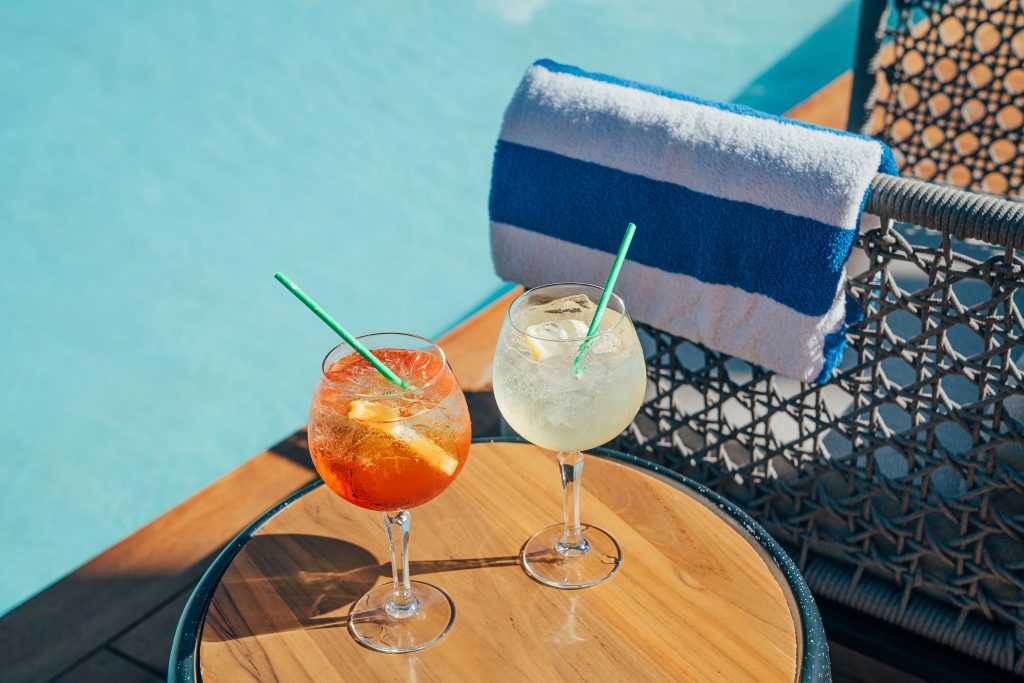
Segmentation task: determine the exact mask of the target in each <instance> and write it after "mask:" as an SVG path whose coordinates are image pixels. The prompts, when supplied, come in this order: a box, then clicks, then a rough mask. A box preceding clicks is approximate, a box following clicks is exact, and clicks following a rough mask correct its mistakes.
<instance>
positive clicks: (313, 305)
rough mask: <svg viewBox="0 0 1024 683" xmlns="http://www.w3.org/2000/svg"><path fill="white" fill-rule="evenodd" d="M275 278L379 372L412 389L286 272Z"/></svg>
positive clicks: (390, 379)
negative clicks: (289, 277)
mask: <svg viewBox="0 0 1024 683" xmlns="http://www.w3.org/2000/svg"><path fill="white" fill-rule="evenodd" d="M274 279H275V280H277V281H278V282H280V283H281V284H282V285H284V286H285V287H286V288H287V289H288V291H289V292H291V293H292V294H294V295H295V298H296V299H298V300H299V301H301V302H302V303H304V304H306V308H308V309H309V310H311V311H313V313H314V315H316V317H318V318H320V319H321V320H323V321H324V322H325V323H327V327H329V328H331V329H332V330H334V331H335V332H337V333H338V336H340V337H341V338H342V339H344V340H345V343H346V344H348V345H349V346H351V347H352V348H353V349H355V350H356V353H358V354H359V355H360V356H362V357H363V358H365V359H366V360H367V361H369V363H370V365H372V366H373V367H375V368H377V372H379V373H380V374H382V375H384V377H386V378H387V379H388V380H389V381H391V382H393V383H394V384H397V385H398V386H400V387H402V388H403V389H406V390H409V389H412V387H411V386H409V385H408V384H407V383H406V381H405V380H404V379H402V378H401V377H399V376H398V375H396V374H395V373H394V371H393V370H392V369H391V368H389V367H388V366H386V365H384V364H383V363H381V362H380V359H379V358H377V356H375V355H373V354H372V353H370V349H368V348H366V347H365V346H363V345H362V344H360V343H359V340H358V339H356V338H355V337H353V336H352V333H351V332H349V331H348V330H346V329H345V328H344V327H342V326H341V325H339V324H338V321H337V320H335V319H334V318H332V317H331V316H330V315H328V314H327V311H325V310H324V309H322V308H320V305H319V304H317V302H315V301H313V299H311V298H310V296H309V295H308V294H306V293H305V292H303V291H302V290H301V289H299V286H298V285H297V284H295V283H294V282H292V281H291V280H289V279H288V276H287V275H285V274H284V273H274Z"/></svg>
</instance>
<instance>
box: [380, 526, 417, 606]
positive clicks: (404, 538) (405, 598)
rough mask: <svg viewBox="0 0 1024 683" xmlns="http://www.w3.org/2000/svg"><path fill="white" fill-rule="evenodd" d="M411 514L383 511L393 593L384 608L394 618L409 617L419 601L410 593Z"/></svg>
mask: <svg viewBox="0 0 1024 683" xmlns="http://www.w3.org/2000/svg"><path fill="white" fill-rule="evenodd" d="M411 522H412V516H411V515H410V514H409V511H408V510H397V511H395V512H385V513H384V529H385V530H387V532H388V545H389V546H390V548H391V576H392V578H393V579H394V582H395V586H394V593H393V594H392V596H391V599H390V600H388V602H387V605H385V606H384V610H385V611H386V612H387V613H388V615H389V616H391V617H392V618H394V619H404V618H406V617H411V616H413V615H414V614H416V613H417V612H418V611H419V608H420V601H419V600H417V599H416V597H415V596H413V594H412V586H411V585H410V583H409V527H410V525H411Z"/></svg>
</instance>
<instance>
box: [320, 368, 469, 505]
mask: <svg viewBox="0 0 1024 683" xmlns="http://www.w3.org/2000/svg"><path fill="white" fill-rule="evenodd" d="M373 353H374V355H375V356H377V358H379V359H380V360H381V361H382V362H383V363H384V364H385V365H387V366H388V367H389V368H391V369H392V370H394V371H395V372H396V373H397V374H398V375H399V376H400V377H402V378H403V379H404V380H406V381H407V382H408V383H410V384H412V385H413V386H414V387H417V391H416V392H414V393H413V394H411V395H410V394H408V393H407V392H403V391H402V390H401V389H399V388H398V387H396V386H395V385H393V384H391V383H390V382H388V381H387V380H386V379H384V377H382V376H381V375H380V373H379V372H377V371H376V370H375V369H374V368H373V367H372V366H371V365H370V364H369V363H368V362H367V361H366V360H365V359H364V358H363V357H362V356H360V355H359V354H356V353H349V354H348V355H347V356H343V357H342V358H339V359H337V360H335V361H333V362H331V364H330V365H329V366H328V367H326V368H325V369H324V377H323V379H322V380H321V381H320V386H319V387H317V390H316V393H315V394H314V396H313V404H312V407H311V408H310V418H309V451H310V453H311V454H312V456H313V464H314V466H315V467H316V471H317V472H319V473H320V476H321V477H322V478H323V480H324V483H326V484H327V485H328V486H329V487H330V488H331V489H332V490H333V491H334V492H335V493H337V494H338V495H340V496H341V497H342V498H344V499H345V500H348V501H350V502H352V503H355V504H356V505H358V506H360V507H364V508H368V509H370V510H380V511H385V512H387V511H391V510H402V509H406V508H411V507H415V506H417V505H422V504H423V503H426V502H427V501H428V500H430V499H431V498H433V497H434V496H436V495H437V494H439V493H441V491H443V490H444V489H445V488H446V487H447V486H448V485H449V484H450V483H451V482H452V480H453V479H455V477H456V476H457V475H458V473H459V470H460V469H461V468H462V465H463V464H464V463H465V462H466V456H467V455H469V442H470V425H469V411H468V410H467V408H466V400H465V398H464V397H463V395H462V392H461V391H460V390H459V387H458V385H457V384H456V382H455V378H454V376H453V375H452V373H451V371H450V370H449V369H448V368H447V367H446V366H445V365H444V362H443V361H442V360H441V358H440V357H439V356H438V355H436V354H433V353H431V352H430V351H423V350H409V349H394V348H392V349H379V350H376V351H374V352H373ZM420 387H422V388H420Z"/></svg>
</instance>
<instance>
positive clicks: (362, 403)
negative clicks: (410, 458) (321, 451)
mask: <svg viewBox="0 0 1024 683" xmlns="http://www.w3.org/2000/svg"><path fill="white" fill-rule="evenodd" d="M348 416H349V418H350V419H352V420H355V421H356V422H358V423H359V424H361V425H363V426H364V427H366V428H368V429H374V430H376V431H378V432H382V433H384V434H387V435H388V436H390V437H391V438H393V439H395V440H396V441H400V442H402V444H404V445H405V446H406V447H408V448H409V449H411V450H412V451H413V452H414V453H416V455H417V456H418V457H419V458H420V459H421V460H423V461H424V462H425V463H427V464H428V465H430V466H431V467H433V468H434V469H435V470H437V471H439V472H443V473H444V474H446V475H448V476H451V475H453V474H455V470H456V469H457V468H458V466H459V461H458V459H457V458H455V457H454V456H453V455H452V454H451V453H449V452H448V451H446V450H445V449H443V448H441V447H440V446H438V445H437V444H436V443H434V442H433V441H431V440H430V439H428V438H427V437H425V436H423V435H422V434H420V433H419V432H417V431H416V430H415V429H412V428H411V427H409V425H407V424H405V423H404V422H403V421H401V420H402V417H401V414H400V413H399V412H398V409H397V408H395V407H393V406H389V405H385V404H383V403H378V402H376V401H367V400H365V399H356V400H355V401H352V403H351V404H350V405H349V407H348Z"/></svg>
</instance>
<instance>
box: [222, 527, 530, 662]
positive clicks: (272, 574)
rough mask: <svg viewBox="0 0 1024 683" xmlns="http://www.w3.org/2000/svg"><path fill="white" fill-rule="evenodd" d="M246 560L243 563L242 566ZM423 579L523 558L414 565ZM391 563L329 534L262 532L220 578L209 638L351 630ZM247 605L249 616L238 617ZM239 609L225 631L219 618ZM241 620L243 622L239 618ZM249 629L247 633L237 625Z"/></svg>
mask: <svg viewBox="0 0 1024 683" xmlns="http://www.w3.org/2000/svg"><path fill="white" fill-rule="evenodd" d="M243 556H244V558H245V560H244V561H241V562H240V561H239V560H240V559H241V558H242V557H243ZM409 564H410V567H409V569H410V573H411V574H412V578H413V579H415V578H416V577H417V576H419V575H422V574H433V573H437V572H450V571H463V570H467V569H470V570H472V569H476V570H479V569H490V568H496V567H511V566H518V565H519V557H518V555H509V556H500V557H469V558H459V559H450V560H418V561H413V562H410V563H409ZM390 577H391V566H390V563H379V562H377V559H376V558H375V557H374V556H373V555H371V554H370V552H369V551H367V550H366V549H365V548H363V547H361V546H358V545H355V544H353V543H349V542H347V541H343V540H340V539H337V538H329V537H327V536H314V535H309V534H258V535H256V536H253V537H252V538H251V539H250V540H249V542H248V543H247V544H246V547H245V550H244V551H243V552H242V553H241V554H240V556H239V558H236V560H235V562H234V563H233V564H232V566H231V567H230V568H229V569H228V571H227V572H225V574H224V576H223V577H222V578H221V581H220V584H219V585H218V587H217V591H216V593H215V594H214V598H213V603H212V604H211V606H210V611H209V614H208V615H207V619H206V624H205V626H204V629H203V640H209V641H213V642H222V641H227V640H238V639H241V638H247V637H250V636H255V635H264V634H268V633H282V632H286V631H293V630H295V629H321V628H337V627H341V628H345V627H346V626H347V625H348V620H349V616H348V610H349V608H350V607H351V606H352V604H353V603H354V602H355V601H356V600H357V599H358V598H359V597H360V596H361V595H363V593H365V592H366V591H368V590H370V589H371V588H372V587H373V586H374V585H376V584H378V583H382V579H390ZM243 606H244V608H245V614H243V615H238V614H237V612H238V611H239V610H240V609H242V607H243ZM228 611H234V612H236V614H234V615H232V616H231V618H230V619H229V620H227V621H230V623H231V627H230V628H227V627H226V626H225V620H224V619H222V618H221V615H222V614H224V613H227V612H228ZM239 616H241V618H239ZM239 624H244V628H239Z"/></svg>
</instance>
